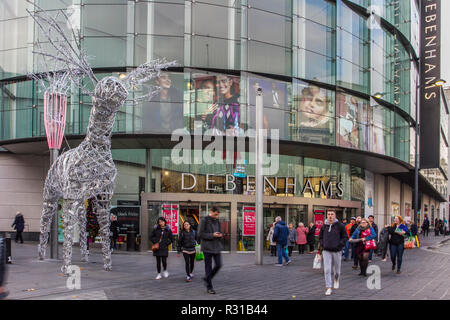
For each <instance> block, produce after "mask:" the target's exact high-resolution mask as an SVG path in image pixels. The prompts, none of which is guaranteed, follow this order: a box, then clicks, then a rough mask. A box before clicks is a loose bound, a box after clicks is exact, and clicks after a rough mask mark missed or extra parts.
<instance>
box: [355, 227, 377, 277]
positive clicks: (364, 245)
mask: <svg viewBox="0 0 450 320" xmlns="http://www.w3.org/2000/svg"><path fill="white" fill-rule="evenodd" d="M376 237H377V234H376V233H375V230H374V229H373V228H372V227H371V226H370V222H369V220H368V219H366V218H363V219H361V223H360V224H359V226H358V227H357V228H356V230H355V231H354V232H353V234H352V236H351V238H350V241H351V242H353V243H355V247H354V248H355V253H356V256H357V257H358V261H359V266H360V268H361V272H360V273H359V275H360V276H363V277H367V267H368V266H369V254H370V250H375V249H376V248H377V245H376V242H375V239H376Z"/></svg>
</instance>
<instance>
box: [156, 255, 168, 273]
mask: <svg viewBox="0 0 450 320" xmlns="http://www.w3.org/2000/svg"><path fill="white" fill-rule="evenodd" d="M161 260H162V264H163V267H164V271H166V270H167V257H158V256H157V257H156V269H157V270H158V273H161Z"/></svg>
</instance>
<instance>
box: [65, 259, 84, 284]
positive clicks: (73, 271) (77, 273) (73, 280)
mask: <svg viewBox="0 0 450 320" xmlns="http://www.w3.org/2000/svg"><path fill="white" fill-rule="evenodd" d="M67 274H68V275H69V277H68V278H67V281H66V287H67V289H69V290H80V289H81V269H80V267H79V266H76V265H70V266H69V267H68V268H67Z"/></svg>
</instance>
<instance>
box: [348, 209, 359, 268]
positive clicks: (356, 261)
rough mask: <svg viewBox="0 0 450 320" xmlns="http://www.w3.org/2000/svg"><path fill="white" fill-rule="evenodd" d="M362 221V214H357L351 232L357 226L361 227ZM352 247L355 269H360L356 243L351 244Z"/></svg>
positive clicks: (351, 232)
mask: <svg viewBox="0 0 450 320" xmlns="http://www.w3.org/2000/svg"><path fill="white" fill-rule="evenodd" d="M360 223H361V216H357V217H356V221H355V224H354V225H353V226H352V228H351V229H350V234H353V233H354V232H355V230H356V228H358V227H359V224H360ZM351 248H352V259H353V266H352V268H353V269H358V261H359V260H358V256H357V255H356V248H355V244H354V243H352V244H351Z"/></svg>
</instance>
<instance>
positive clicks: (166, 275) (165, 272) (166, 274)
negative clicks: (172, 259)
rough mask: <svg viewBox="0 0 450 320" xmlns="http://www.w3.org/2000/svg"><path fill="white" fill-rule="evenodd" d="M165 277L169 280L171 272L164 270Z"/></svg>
mask: <svg viewBox="0 0 450 320" xmlns="http://www.w3.org/2000/svg"><path fill="white" fill-rule="evenodd" d="M163 276H164V278H167V277H168V276H169V272H167V270H164V272H163Z"/></svg>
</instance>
